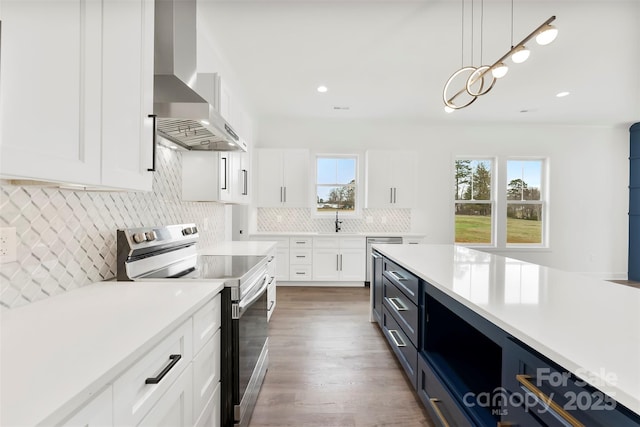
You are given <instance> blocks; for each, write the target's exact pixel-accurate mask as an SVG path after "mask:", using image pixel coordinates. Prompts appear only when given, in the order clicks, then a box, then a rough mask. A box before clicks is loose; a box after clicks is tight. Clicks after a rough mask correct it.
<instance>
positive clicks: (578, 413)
mask: <svg viewBox="0 0 640 427" xmlns="http://www.w3.org/2000/svg"><path fill="white" fill-rule="evenodd" d="M504 354H505V356H506V357H505V360H504V363H503V371H502V383H503V386H504V388H505V389H506V390H507V393H509V394H510V395H517V396H515V397H517V398H515V397H514V398H510V399H505V400H507V402H505V403H506V404H507V405H513V404H514V403H518V404H519V405H518V406H505V408H504V410H503V412H504V413H505V415H504V416H503V417H502V419H503V421H505V422H510V421H512V420H517V421H518V422H520V423H523V422H524V423H526V424H527V425H532V426H536V425H548V426H562V425H566V423H564V422H561V421H559V420H561V419H564V420H567V422H570V421H568V420H577V421H578V422H579V423H582V424H584V425H585V426H590V427H591V426H603V427H604V426H616V427H618V426H620V427H623V426H638V425H640V416H638V415H636V414H633V413H632V412H631V411H629V410H628V409H627V408H624V407H623V406H622V405H620V404H618V403H617V402H616V401H615V400H614V399H613V398H611V397H609V396H607V395H605V394H604V393H603V392H601V391H599V390H597V389H595V388H594V387H592V386H590V385H588V384H586V383H585V382H584V381H582V380H580V379H579V378H578V377H576V376H575V375H573V374H571V373H570V372H568V371H567V370H565V369H563V368H562V367H560V366H558V365H556V364H555V363H553V362H551V361H549V360H547V359H546V358H544V357H543V356H542V355H539V354H538V353H537V352H536V351H535V350H533V349H531V348H529V347H527V346H526V345H524V344H521V343H519V342H517V341H515V340H514V339H512V338H510V339H507V340H505V346H504ZM539 393H542V394H544V396H542V395H541V394H539ZM536 396H537V397H536ZM540 399H544V404H541V403H540V402H541V400H540ZM550 399H551V400H550ZM551 402H553V404H552V403H551ZM520 403H521V404H520ZM556 405H557V406H556ZM554 406H555V408H554Z"/></svg>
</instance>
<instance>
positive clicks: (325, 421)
mask: <svg viewBox="0 0 640 427" xmlns="http://www.w3.org/2000/svg"><path fill="white" fill-rule="evenodd" d="M277 292H278V305H277V307H276V311H275V312H274V314H273V316H272V318H271V323H270V338H269V358H270V361H269V370H268V372H267V375H266V377H265V381H264V384H263V385H262V390H261V392H260V395H259V397H258V402H257V404H256V407H255V410H254V412H253V416H252V419H251V422H250V424H249V426H250V427H263V426H272V427H275V426H277V427H285V426H295V427H330V426H335V427H374V426H407V427H409V426H411V427H413V426H416V427H417V426H433V425H434V424H433V423H432V422H431V420H430V418H429V416H428V415H427V413H426V411H425V410H424V408H423V406H422V403H421V402H420V401H419V400H418V398H417V397H416V395H415V393H414V392H413V389H412V387H411V384H410V383H409V382H408V381H407V380H406V378H405V376H404V372H403V371H402V368H401V367H400V365H399V364H398V362H397V361H396V359H395V356H394V354H393V352H392V351H391V349H390V347H389V346H388V345H387V343H386V341H385V339H384V336H383V335H382V333H381V331H380V328H379V327H378V326H377V324H374V323H370V322H369V288H365V287H362V288H302V287H279V288H278V291H277Z"/></svg>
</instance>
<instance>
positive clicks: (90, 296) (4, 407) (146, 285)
mask: <svg viewBox="0 0 640 427" xmlns="http://www.w3.org/2000/svg"><path fill="white" fill-rule="evenodd" d="M222 287H223V285H222V283H220V284H217V283H211V282H209V283H208V284H192V283H188V284H187V283H173V282H172V283H167V282H163V283H157V282H136V284H132V283H131V282H103V283H96V284H92V285H88V286H84V287H82V288H79V289H76V290H73V291H69V292H66V293H64V294H61V295H57V296H54V297H51V298H48V299H45V300H41V301H38V302H34V303H31V304H29V305H26V306H23V307H18V308H15V309H11V310H6V311H3V312H2V314H1V317H0V320H1V325H0V328H1V333H2V334H1V336H0V340H1V341H0V343H1V350H0V355H1V358H0V391H1V396H0V411H1V414H0V425H2V426H7V427H9V426H12V427H13V426H34V425H53V424H57V423H58V422H60V421H62V419H61V418H62V417H65V416H66V415H67V414H68V413H69V411H71V410H73V409H74V408H76V407H78V406H80V405H82V403H83V402H85V401H86V400H88V399H89V398H90V397H92V396H93V395H95V394H97V393H98V392H100V391H101V390H102V389H103V388H104V387H105V386H106V385H107V384H109V383H111V382H113V380H114V379H115V378H116V377H117V376H118V375H119V374H120V373H122V372H123V371H124V370H125V369H126V368H127V367H128V366H129V365H130V364H131V363H133V361H135V360H136V359H138V358H139V357H140V356H142V355H143V354H145V353H146V352H147V351H148V350H150V349H151V348H152V347H153V346H154V345H155V344H157V343H158V342H159V341H160V340H161V339H162V338H163V336H165V335H166V334H167V333H169V332H170V331H171V330H173V329H174V328H176V327H177V326H179V325H180V324H181V323H182V322H183V321H184V320H186V319H188V318H189V316H191V315H192V314H193V313H194V312H195V311H196V310H197V309H198V308H200V307H201V306H203V305H204V304H205V303H206V302H207V301H208V300H209V299H211V298H212V297H213V296H215V295H216V294H217V293H219V292H220V290H221V289H222Z"/></svg>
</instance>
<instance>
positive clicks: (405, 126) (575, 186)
mask: <svg viewBox="0 0 640 427" xmlns="http://www.w3.org/2000/svg"><path fill="white" fill-rule="evenodd" d="M259 125H260V133H259V135H258V136H257V138H256V139H255V146H256V147H282V148H286V147H289V148H294V147H295V148H302V147H304V148H309V149H311V150H313V151H326V152H353V151H356V152H364V151H365V150H367V149H373V148H378V149H380V148H385V149H389V148H398V149H412V150H416V151H417V152H418V153H419V158H420V159H419V160H420V165H421V166H420V167H419V168H418V169H419V170H418V175H419V176H418V181H419V185H418V194H417V206H416V208H415V209H413V211H412V231H414V232H420V233H425V234H426V235H427V241H428V242H430V243H452V242H453V231H454V229H453V216H452V212H453V190H452V188H453V187H452V185H453V184H452V182H453V181H452V176H453V175H452V174H453V159H454V157H455V156H456V155H469V156H473V155H478V156H480V155H482V156H486V155H490V156H545V157H548V158H549V160H550V200H549V207H550V214H549V218H548V219H549V227H550V230H549V232H550V234H549V244H550V248H549V250H545V251H533V250H527V251H522V250H520V251H515V250H511V251H507V252H504V253H505V254H507V255H509V256H513V257H515V258H520V259H524V260H527V261H531V262H535V263H538V264H543V265H547V266H551V267H556V268H560V269H564V270H568V271H573V272H583V273H588V274H591V275H595V276H599V277H603V278H617V279H620V278H622V279H624V278H626V274H627V273H626V272H627V250H628V217H627V212H628V200H629V199H628V185H629V184H628V183H629V162H628V157H629V132H628V129H627V128H626V127H620V128H610V127H597V126H582V127H579V126H551V125H549V126H545V125H531V124H524V125H515V124H512V125H504V124H499V125H496V124H494V125H491V124H481V125H465V126H462V125H441V124H440V125H432V124H429V123H424V122H416V121H412V122H388V121H387V122H383V121H361V120H314V119H299V120H294V119H269V120H262V121H261V122H260V124H259ZM584 212H588V214H587V215H584Z"/></svg>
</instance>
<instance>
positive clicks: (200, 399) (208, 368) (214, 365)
mask: <svg viewBox="0 0 640 427" xmlns="http://www.w3.org/2000/svg"><path fill="white" fill-rule="evenodd" d="M219 382H220V330H219V329H218V330H217V331H216V334H215V335H214V336H213V337H212V338H211V339H210V340H209V341H208V342H207V343H206V344H205V345H204V347H203V348H202V351H201V352H200V353H198V354H197V355H196V357H195V358H194V359H193V414H194V417H199V415H200V413H202V411H203V410H204V409H205V406H206V405H207V403H208V402H209V400H211V396H213V392H214V390H215V389H216V387H217V386H218V384H219Z"/></svg>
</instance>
